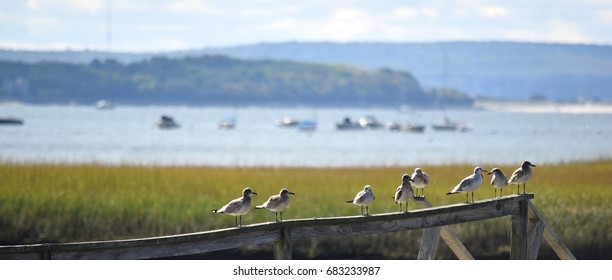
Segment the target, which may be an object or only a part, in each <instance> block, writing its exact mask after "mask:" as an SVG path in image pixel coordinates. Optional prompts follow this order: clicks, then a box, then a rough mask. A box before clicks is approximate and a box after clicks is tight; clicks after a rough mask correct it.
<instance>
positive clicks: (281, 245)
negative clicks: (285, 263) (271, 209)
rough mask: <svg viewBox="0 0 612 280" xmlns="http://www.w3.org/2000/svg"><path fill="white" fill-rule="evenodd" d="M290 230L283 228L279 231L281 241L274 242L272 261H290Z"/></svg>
mask: <svg viewBox="0 0 612 280" xmlns="http://www.w3.org/2000/svg"><path fill="white" fill-rule="evenodd" d="M292 250H293V249H292V241H291V229H290V228H289V227H283V228H282V229H281V239H280V240H278V241H275V242H274V259H275V260H290V259H291V258H292Z"/></svg>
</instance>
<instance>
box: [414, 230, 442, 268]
mask: <svg viewBox="0 0 612 280" xmlns="http://www.w3.org/2000/svg"><path fill="white" fill-rule="evenodd" d="M439 243H440V227H432V228H426V229H424V230H423V237H422V238H421V246H420V248H419V254H418V255H417V260H433V259H435V258H436V253H437V252H438V244H439Z"/></svg>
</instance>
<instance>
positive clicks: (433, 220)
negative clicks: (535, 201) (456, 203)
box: [292, 203, 518, 240]
mask: <svg viewBox="0 0 612 280" xmlns="http://www.w3.org/2000/svg"><path fill="white" fill-rule="evenodd" d="M459 209H461V210H459ZM433 210H436V208H432V211H433ZM428 211H430V210H429V209H423V210H414V211H411V212H408V213H401V214H386V215H385V217H381V216H369V217H361V218H358V219H351V220H350V222H346V223H343V220H335V221H334V222H333V223H331V224H329V223H327V222H331V221H330V220H318V221H319V222H321V223H313V224H309V225H308V226H303V227H297V226H292V230H293V231H292V238H293V240H299V239H303V238H312V237H343V236H354V235H363V234H375V233H387V232H395V231H404V230H414V229H423V228H430V227H436V226H445V225H450V224H456V223H464V222H471V221H477V220H483V219H490V218H496V217H501V216H507V215H512V214H514V213H516V212H517V211H518V204H517V203H506V204H503V205H502V207H499V208H497V207H496V206H495V204H493V205H489V206H487V207H481V206H476V205H467V207H466V206H465V205H461V206H460V207H457V209H456V211H436V212H439V213H436V214H435V215H428V214H429V213H430V212H428ZM390 217H392V218H390ZM318 224H323V225H318Z"/></svg>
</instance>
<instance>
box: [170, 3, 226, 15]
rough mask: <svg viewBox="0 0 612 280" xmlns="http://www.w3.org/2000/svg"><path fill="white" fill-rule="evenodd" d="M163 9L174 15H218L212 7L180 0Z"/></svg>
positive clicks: (215, 8) (217, 11)
mask: <svg viewBox="0 0 612 280" xmlns="http://www.w3.org/2000/svg"><path fill="white" fill-rule="evenodd" d="M165 7H166V8H167V9H168V10H169V11H172V12H174V13H203V14H219V13H220V10H219V8H217V7H216V6H214V5H211V4H208V3H205V2H204V1H198V0H180V1H174V2H173V3H171V4H167V5H165Z"/></svg>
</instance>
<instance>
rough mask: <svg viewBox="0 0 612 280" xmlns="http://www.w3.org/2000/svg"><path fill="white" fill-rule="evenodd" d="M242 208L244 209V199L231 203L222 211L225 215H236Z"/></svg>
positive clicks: (237, 199)
mask: <svg viewBox="0 0 612 280" xmlns="http://www.w3.org/2000/svg"><path fill="white" fill-rule="evenodd" d="M240 207H242V197H241V198H236V199H234V200H232V201H230V202H229V203H228V204H226V205H225V206H223V207H222V208H221V210H220V211H221V212H223V213H234V212H236V211H237V210H238V209H240Z"/></svg>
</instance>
